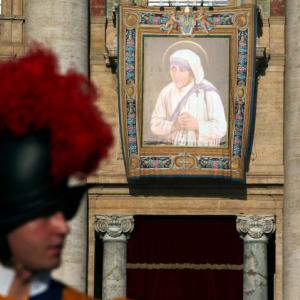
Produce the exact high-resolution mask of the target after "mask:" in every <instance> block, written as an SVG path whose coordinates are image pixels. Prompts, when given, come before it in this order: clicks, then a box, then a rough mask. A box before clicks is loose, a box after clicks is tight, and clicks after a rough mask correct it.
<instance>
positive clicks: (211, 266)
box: [127, 263, 243, 271]
mask: <svg viewBox="0 0 300 300" xmlns="http://www.w3.org/2000/svg"><path fill="white" fill-rule="evenodd" d="M127 269H131V270H137V269H140V270H184V269H187V270H219V271H221V270H222V271H241V270H243V265H233V264H191V263H181V264H180V263H174V264H163V263H158V264H147V263H128V264H127Z"/></svg>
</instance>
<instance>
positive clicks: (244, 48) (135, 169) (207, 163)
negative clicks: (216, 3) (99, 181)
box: [118, 6, 256, 181]
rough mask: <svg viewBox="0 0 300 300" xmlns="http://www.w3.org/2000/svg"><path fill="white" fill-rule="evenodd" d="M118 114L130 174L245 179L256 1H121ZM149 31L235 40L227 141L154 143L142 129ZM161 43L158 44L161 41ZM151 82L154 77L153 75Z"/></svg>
mask: <svg viewBox="0 0 300 300" xmlns="http://www.w3.org/2000/svg"><path fill="white" fill-rule="evenodd" d="M118 24H119V65H118V67H119V69H118V85H119V90H118V94H119V115H120V130H121V138H122V147H123V154H124V162H125V167H126V172H127V177H128V179H129V180H130V179H138V178H148V177H153V176H154V177H165V176H180V177H182V176H183V177H189V176H194V177H195V176H196V177H209V178H218V177H226V178H231V179H232V180H237V181H243V180H244V179H245V167H246V163H247V149H248V148H249V145H250V144H251V142H252V141H251V140H250V136H251V130H252V129H251V126H250V125H251V124H253V120H251V118H253V115H252V113H253V109H254V101H255V99H254V95H253V90H254V84H255V80H254V79H255V73H254V71H255V70H254V63H255V59H254V58H255V54H254V53H255V25H256V21H255V10H254V7H252V6H244V7H240V8H228V7H227V8H225V7H223V8H215V9H214V10H213V11H209V10H207V9H204V8H201V11H194V10H185V11H184V10H183V9H182V10H180V11H178V10H175V8H166V9H164V10H163V11H161V10H159V8H150V7H147V8H145V7H137V6H121V7H120V11H119V22H118ZM145 37H160V38H163V39H168V38H169V37H172V38H178V39H185V40H189V41H195V40H196V39H199V38H200V39H201V38H207V37H209V38H216V39H218V38H220V37H221V38H224V37H228V38H229V40H230V51H229V52H230V53H229V60H230V64H229V71H230V76H229V77H230V78H229V93H228V94H229V103H228V119H227V123H228V136H227V137H228V139H227V144H226V145H225V146H224V147H199V146H196V147H186V146H176V147H174V146H168V145H167V146H166V145H164V146H161V145H155V146H149V145H146V144H144V143H143V141H142V132H143V127H142V126H143V92H144V91H143V82H144V81H143V80H144V78H143V63H144V61H143V60H144V57H143V55H144V39H145ZM157 47H159V45H157ZM148 82H149V79H148Z"/></svg>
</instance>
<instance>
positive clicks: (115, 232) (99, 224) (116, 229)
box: [95, 215, 134, 238]
mask: <svg viewBox="0 0 300 300" xmlns="http://www.w3.org/2000/svg"><path fill="white" fill-rule="evenodd" d="M133 227H134V219H133V217H132V216H116V215H113V216H108V215H100V216H96V221H95V230H96V232H98V233H99V234H100V235H101V236H102V237H104V236H106V237H110V238H119V237H121V236H124V235H125V236H126V235H129V234H130V233H131V232H132V230H133Z"/></svg>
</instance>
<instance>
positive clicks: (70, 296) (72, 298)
mask: <svg viewBox="0 0 300 300" xmlns="http://www.w3.org/2000/svg"><path fill="white" fill-rule="evenodd" d="M93 299H94V298H92V297H90V296H87V295H86V294H84V293H82V292H79V291H78V290H76V289H74V288H72V287H69V286H65V287H64V289H63V299H62V300H93Z"/></svg>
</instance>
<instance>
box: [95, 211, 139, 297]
mask: <svg viewBox="0 0 300 300" xmlns="http://www.w3.org/2000/svg"><path fill="white" fill-rule="evenodd" d="M133 227H134V220H133V217H132V216H96V225H95V229H96V232H97V233H98V234H99V235H100V237H101V238H102V240H103V243H104V245H103V278H102V300H113V299H115V298H116V297H124V296H126V284H127V280H126V266H127V240H128V238H129V235H130V233H131V232H132V230H133Z"/></svg>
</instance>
